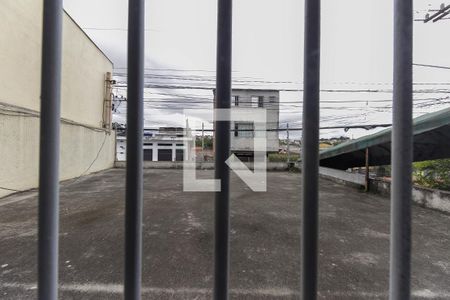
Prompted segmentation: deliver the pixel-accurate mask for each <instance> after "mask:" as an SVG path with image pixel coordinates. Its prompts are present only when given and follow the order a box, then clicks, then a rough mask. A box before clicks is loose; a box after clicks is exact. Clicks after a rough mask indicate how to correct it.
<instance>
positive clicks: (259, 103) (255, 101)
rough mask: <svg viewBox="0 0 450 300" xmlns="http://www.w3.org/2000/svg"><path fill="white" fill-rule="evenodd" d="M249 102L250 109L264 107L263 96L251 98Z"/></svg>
mask: <svg viewBox="0 0 450 300" xmlns="http://www.w3.org/2000/svg"><path fill="white" fill-rule="evenodd" d="M251 102H252V103H251V106H252V107H264V96H252V98H251Z"/></svg>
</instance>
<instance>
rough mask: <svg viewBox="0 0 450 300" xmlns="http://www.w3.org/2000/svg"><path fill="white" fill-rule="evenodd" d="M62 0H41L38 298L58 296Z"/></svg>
mask: <svg viewBox="0 0 450 300" xmlns="http://www.w3.org/2000/svg"><path fill="white" fill-rule="evenodd" d="M61 51H62V1H61V0H45V1H44V17H43V30H42V67H41V68H42V69H41V124H40V150H39V151H40V152H39V221H38V222H39V245H38V298H39V299H45V300H54V299H57V298H58V231H59V143H60V136H59V126H60V107H61V57H62V54H61Z"/></svg>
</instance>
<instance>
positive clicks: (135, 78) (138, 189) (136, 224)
mask: <svg viewBox="0 0 450 300" xmlns="http://www.w3.org/2000/svg"><path fill="white" fill-rule="evenodd" d="M144 2H145V0H129V3H128V5H129V6H128V102H127V104H128V105H127V171H126V204H125V287H124V296H125V299H127V300H131V299H133V300H135V299H141V262H142V189H143V168H142V165H143V143H142V139H143V135H144V107H143V93H144V15H145V13H144V11H145V5H144Z"/></svg>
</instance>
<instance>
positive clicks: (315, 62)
mask: <svg viewBox="0 0 450 300" xmlns="http://www.w3.org/2000/svg"><path fill="white" fill-rule="evenodd" d="M304 49H305V50H304V51H305V52H304V66H303V68H304V70H303V80H304V92H303V117H302V119H303V131H302V135H303V136H302V156H303V157H302V200H303V206H302V259H301V266H302V272H301V277H302V281H301V284H302V299H304V300H306V299H308V300H309V299H316V297H317V250H318V245H317V244H318V206H319V203H318V201H319V181H318V180H319V175H318V174H319V99H320V92H319V89H320V0H306V1H305V40H304Z"/></svg>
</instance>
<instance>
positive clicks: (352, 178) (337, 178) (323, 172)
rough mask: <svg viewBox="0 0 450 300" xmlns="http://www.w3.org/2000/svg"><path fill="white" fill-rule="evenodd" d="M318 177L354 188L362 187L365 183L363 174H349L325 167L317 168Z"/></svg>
mask: <svg viewBox="0 0 450 300" xmlns="http://www.w3.org/2000/svg"><path fill="white" fill-rule="evenodd" d="M319 175H320V177H322V178H325V179H328V180H331V181H334V182H337V183H341V184H345V185H350V186H354V187H361V186H362V187H364V186H365V181H366V176H365V175H364V174H358V173H350V172H346V171H342V170H337V169H331V168H325V167H319Z"/></svg>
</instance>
